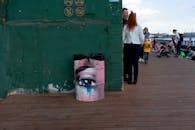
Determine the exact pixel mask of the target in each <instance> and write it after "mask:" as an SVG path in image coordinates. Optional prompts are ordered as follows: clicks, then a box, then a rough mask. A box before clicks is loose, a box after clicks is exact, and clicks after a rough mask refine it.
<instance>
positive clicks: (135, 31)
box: [123, 11, 144, 84]
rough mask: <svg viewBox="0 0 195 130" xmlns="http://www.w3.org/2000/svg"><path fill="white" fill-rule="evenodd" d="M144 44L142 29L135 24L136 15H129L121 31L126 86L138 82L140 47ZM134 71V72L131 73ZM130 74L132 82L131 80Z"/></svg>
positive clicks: (132, 13)
mask: <svg viewBox="0 0 195 130" xmlns="http://www.w3.org/2000/svg"><path fill="white" fill-rule="evenodd" d="M143 42H144V34H143V30H142V27H141V26H140V25H138V24H137V19H136V13H134V12H132V11H131V13H130V14H129V18H128V22H127V24H126V25H125V26H124V29H123V43H124V46H125V48H126V52H125V57H127V58H126V60H127V61H126V62H125V63H126V64H127V66H129V68H128V84H136V83H137V80H138V72H139V66H138V60H139V54H140V48H141V45H142V44H143ZM132 70H134V71H132ZM132 72H134V74H133V78H134V80H132Z"/></svg>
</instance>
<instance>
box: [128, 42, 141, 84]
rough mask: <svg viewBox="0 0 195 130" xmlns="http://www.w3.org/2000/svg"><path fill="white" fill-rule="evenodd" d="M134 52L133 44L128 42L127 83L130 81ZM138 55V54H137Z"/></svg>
mask: <svg viewBox="0 0 195 130" xmlns="http://www.w3.org/2000/svg"><path fill="white" fill-rule="evenodd" d="M134 53H135V49H134V45H133V44H130V46H129V48H128V61H129V66H128V76H129V77H128V84H131V83H132V69H133V68H132V67H133V59H134V55H135V54H134ZM138 57H139V56H138Z"/></svg>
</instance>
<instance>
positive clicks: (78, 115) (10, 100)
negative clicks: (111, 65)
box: [0, 56, 195, 130]
mask: <svg viewBox="0 0 195 130" xmlns="http://www.w3.org/2000/svg"><path fill="white" fill-rule="evenodd" d="M0 130H195V62H194V61H190V60H187V59H180V58H174V57H170V58H166V57H162V58H157V57H154V56H151V59H150V62H149V64H147V65H145V64H140V74H139V81H138V83H137V85H127V84H126V83H124V90H123V91H122V92H106V96H105V99H103V100H101V101H97V102H90V103H85V102H79V101H77V100H76V99H75V95H74V94H58V95H57V94H56V95H15V96H10V97H7V98H6V99H5V100H3V101H1V102H0Z"/></svg>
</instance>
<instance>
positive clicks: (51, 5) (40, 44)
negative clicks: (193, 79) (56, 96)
mask: <svg viewBox="0 0 195 130" xmlns="http://www.w3.org/2000/svg"><path fill="white" fill-rule="evenodd" d="M75 1H76V0H74V2H75ZM100 5H101V6H100ZM66 7H71V8H72V10H73V12H72V13H73V14H72V15H71V16H66V14H65V13H64V11H65V8H66ZM78 7H82V8H79V9H84V11H83V13H84V14H83V15H82V16H79V13H78V12H76V11H78V10H77V9H78ZM66 11H67V10H66ZM69 11H70V10H69ZM66 13H67V12H66ZM69 13H70V12H69ZM80 13H81V12H80ZM6 16H7V21H6V24H5V25H1V26H0V34H2V35H3V37H2V38H0V42H1V43H2V44H0V58H1V59H2V62H1V63H0V70H1V71H2V75H0V82H1V86H0V98H1V97H4V96H5V93H6V92H7V91H8V90H10V89H13V88H26V89H37V88H40V87H42V86H47V85H48V84H49V83H53V84H57V85H59V86H63V87H64V88H66V89H67V90H70V89H72V88H74V83H73V81H74V71H73V55H74V54H78V53H83V54H89V53H102V54H103V55H104V56H105V75H106V79H105V80H106V85H105V89H106V90H121V87H122V79H121V76H122V44H121V43H122V42H121V30H122V29H121V27H122V26H121V1H119V2H113V3H111V2H109V0H93V1H92V0H85V2H84V4H83V5H82V6H80V5H79V6H77V4H76V3H73V4H72V5H69V6H67V5H65V3H64V0H55V1H54V0H33V1H31V0H29V1H26V0H9V2H8V5H7V12H6ZM67 83H68V85H65V84H67Z"/></svg>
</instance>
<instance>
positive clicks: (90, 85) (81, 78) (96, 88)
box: [74, 54, 105, 102]
mask: <svg viewBox="0 0 195 130" xmlns="http://www.w3.org/2000/svg"><path fill="white" fill-rule="evenodd" d="M74 75H75V88H76V99H77V100H79V101H85V102H89V101H98V100H101V99H103V98H104V85H105V74H104V56H103V55H102V54H91V55H83V54H76V55H74Z"/></svg>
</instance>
